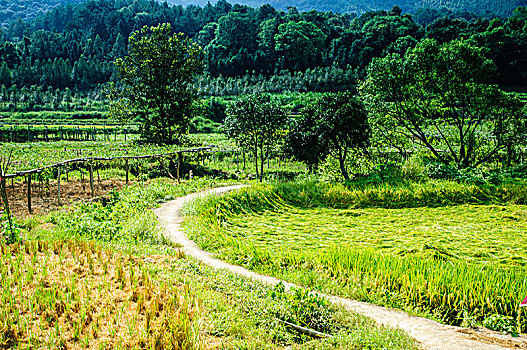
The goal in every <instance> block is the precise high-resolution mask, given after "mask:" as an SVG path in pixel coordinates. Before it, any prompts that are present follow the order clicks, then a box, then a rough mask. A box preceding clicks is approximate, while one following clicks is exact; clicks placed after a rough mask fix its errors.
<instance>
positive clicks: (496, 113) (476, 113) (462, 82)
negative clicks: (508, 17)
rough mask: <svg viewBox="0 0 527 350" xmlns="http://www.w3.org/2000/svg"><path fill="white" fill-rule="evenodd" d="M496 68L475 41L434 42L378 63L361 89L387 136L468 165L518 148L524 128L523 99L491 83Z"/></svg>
mask: <svg viewBox="0 0 527 350" xmlns="http://www.w3.org/2000/svg"><path fill="white" fill-rule="evenodd" d="M495 71H496V69H495V66H494V64H493V62H492V61H491V60H490V59H487V58H485V57H484V56H483V53H482V49H481V48H478V47H475V46H473V45H471V44H470V43H468V42H467V41H463V40H454V41H451V42H448V43H444V44H440V43H438V42H437V41H436V40H433V39H427V40H424V41H422V42H420V43H419V44H418V45H417V46H416V47H415V48H414V49H410V50H408V51H407V52H406V53H405V54H404V55H402V56H401V55H397V54H393V55H389V56H386V57H384V58H377V59H374V60H373V61H372V63H371V64H370V65H369V67H368V70H367V73H368V77H367V79H366V81H365V82H364V83H363V84H362V86H361V88H360V91H361V95H362V97H363V99H364V101H365V103H366V105H367V107H368V109H369V111H370V112H371V118H370V119H371V121H372V123H373V125H380V126H383V128H384V129H385V130H387V133H386V134H385V137H388V138H390V139H391V140H392V141H393V138H394V137H398V135H403V136H404V138H406V139H408V140H413V141H414V142H417V143H418V144H420V145H422V146H424V147H425V148H427V149H428V150H429V151H430V152H431V153H432V154H433V155H434V156H435V157H436V158H437V159H438V160H440V161H443V162H445V163H453V164H455V165H456V166H458V167H460V168H467V167H470V166H477V165H479V164H481V163H484V162H486V161H488V160H489V159H491V158H492V157H493V156H495V155H496V154H497V153H498V152H499V151H500V150H505V149H508V148H509V149H510V147H511V145H512V144H513V143H514V142H515V140H517V139H518V138H519V137H520V136H521V134H522V133H523V130H524V127H523V118H522V104H521V102H520V101H519V100H518V99H517V98H516V97H515V95H513V94H509V93H506V92H504V91H502V90H500V89H499V88H498V87H497V86H496V85H491V84H489V82H491V81H492V79H493V77H494V75H495ZM387 126H389V127H388V128H386V127H387Z"/></svg>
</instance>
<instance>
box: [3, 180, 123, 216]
mask: <svg viewBox="0 0 527 350" xmlns="http://www.w3.org/2000/svg"><path fill="white" fill-rule="evenodd" d="M125 184H126V182H125V181H122V180H101V181H100V182H99V181H97V179H96V180H95V181H94V197H92V196H91V190H90V183H89V181H86V180H85V181H84V182H81V181H78V180H76V181H64V180H63V181H61V184H60V187H61V190H60V192H61V194H60V197H61V199H60V201H61V206H59V203H58V186H57V181H49V182H42V183H39V182H38V181H34V182H32V183H31V208H32V210H33V213H32V214H36V215H44V214H48V213H50V212H52V211H56V210H59V209H60V208H61V207H63V206H68V205H71V204H72V203H83V202H91V201H93V200H97V199H100V198H101V197H108V193H109V192H110V191H112V190H120V189H121V188H123V187H124V186H125ZM130 184H131V182H130ZM6 190H7V196H8V201H9V206H10V207H11V212H12V213H13V215H14V216H15V217H18V218H25V217H28V216H31V214H30V213H29V211H28V206H27V184H26V183H25V182H23V181H21V180H20V179H19V180H17V181H15V182H14V183H12V182H11V181H10V180H8V181H7V182H6Z"/></svg>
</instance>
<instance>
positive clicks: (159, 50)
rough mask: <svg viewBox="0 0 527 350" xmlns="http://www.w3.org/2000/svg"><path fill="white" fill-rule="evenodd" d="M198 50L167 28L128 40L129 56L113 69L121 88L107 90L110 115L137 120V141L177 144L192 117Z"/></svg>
mask: <svg viewBox="0 0 527 350" xmlns="http://www.w3.org/2000/svg"><path fill="white" fill-rule="evenodd" d="M202 55H203V53H202V51H201V48H200V47H199V46H198V45H197V44H195V43H193V42H192V40H190V39H188V38H186V37H185V36H184V35H183V34H181V33H180V34H172V27H171V25H170V24H168V23H165V24H161V25H159V26H157V27H150V28H149V27H147V26H145V27H143V28H142V29H141V30H139V31H136V32H134V33H132V35H130V38H129V54H128V56H125V57H124V58H122V59H121V58H118V59H117V60H116V61H115V66H116V69H117V72H118V75H119V78H120V82H119V83H120V84H119V85H115V84H114V85H112V86H111V87H110V89H111V92H110V96H111V97H112V98H115V99H116V100H113V101H112V105H111V106H110V113H111V114H112V115H113V117H114V118H116V119H118V120H120V121H122V122H129V121H130V120H133V119H135V118H139V119H140V120H141V137H142V138H143V139H144V140H146V141H149V142H158V143H166V144H170V143H179V142H180V137H181V135H182V134H183V133H184V132H186V131H187V130H188V127H189V122H190V117H191V116H192V115H193V113H194V106H193V104H194V102H195V101H196V98H197V97H196V94H197V92H196V90H195V89H194V88H193V85H192V82H193V79H194V76H195V75H196V74H198V73H200V72H201V70H202V68H203V57H202Z"/></svg>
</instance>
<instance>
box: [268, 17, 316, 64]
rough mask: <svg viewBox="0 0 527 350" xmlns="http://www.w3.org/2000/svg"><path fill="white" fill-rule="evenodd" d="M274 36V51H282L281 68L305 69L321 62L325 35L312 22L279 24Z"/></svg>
mask: <svg viewBox="0 0 527 350" xmlns="http://www.w3.org/2000/svg"><path fill="white" fill-rule="evenodd" d="M274 38H275V41H276V47H275V49H276V51H278V52H279V53H282V60H283V68H285V69H291V70H305V69H306V68H310V67H313V66H315V65H316V64H317V63H318V64H320V63H322V52H323V50H324V47H325V40H326V35H325V34H324V33H323V32H322V31H321V30H320V29H319V28H318V27H317V26H316V25H314V24H313V23H310V22H306V21H300V22H293V21H290V22H288V23H284V24H280V25H279V26H278V33H277V34H276V35H275V37H274Z"/></svg>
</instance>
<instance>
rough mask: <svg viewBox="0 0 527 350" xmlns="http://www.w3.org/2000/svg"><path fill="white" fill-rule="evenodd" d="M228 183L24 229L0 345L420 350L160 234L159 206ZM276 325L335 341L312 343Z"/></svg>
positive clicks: (6, 285) (119, 197)
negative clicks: (211, 264) (214, 263)
mask: <svg viewBox="0 0 527 350" xmlns="http://www.w3.org/2000/svg"><path fill="white" fill-rule="evenodd" d="M226 184H228V183H219V182H216V181H212V180H203V179H202V180H198V179H196V180H194V181H188V182H184V183H182V184H176V183H174V182H173V181H170V180H167V179H160V180H156V181H153V182H151V183H148V184H144V185H141V184H136V185H134V186H131V187H128V188H125V189H124V190H122V191H121V192H119V193H114V194H112V196H110V199H109V201H107V202H106V203H105V204H104V205H102V204H99V203H90V204H83V205H78V206H75V207H73V208H71V209H70V210H66V211H63V212H61V213H54V214H51V215H49V216H46V217H33V218H29V219H26V220H24V221H20V222H18V223H17V226H18V227H19V228H20V230H21V231H22V235H23V236H24V237H26V241H25V242H24V243H22V244H13V245H11V246H1V245H0V248H1V249H0V286H1V288H0V290H1V291H2V292H0V301H2V303H0V347H13V348H26V347H32V346H47V347H50V348H58V347H68V348H70V347H71V348H73V347H87V346H89V347H91V348H110V347H111V348H115V349H125V348H167V349H171V348H183V349H211V348H220V349H283V348H286V347H289V348H293V349H349V348H350V347H353V348H354V349H371V348H375V349H380V348H390V349H417V348H418V345H417V344H416V343H415V342H414V341H413V340H411V339H410V338H409V337H408V336H407V335H405V334H404V333H403V332H401V331H399V330H392V329H388V328H384V327H379V326H377V325H376V324H374V322H373V321H371V320H368V319H366V318H364V317H361V316H358V315H355V314H350V313H346V312H343V311H342V310H340V309H338V308H335V307H333V306H331V305H330V304H329V303H328V302H327V301H325V300H324V299H322V298H320V297H316V296H314V295H313V294H311V293H309V291H302V290H296V291H293V292H292V293H286V292H285V291H283V290H281V289H280V288H279V287H278V288H275V289H273V288H270V287H267V286H264V285H262V284H260V283H258V282H255V281H250V280H247V279H245V278H242V277H238V276H235V275H233V274H230V273H227V272H225V271H216V270H214V269H212V268H208V267H206V266H204V265H203V264H201V263H199V262H196V261H193V260H192V259H187V258H186V257H185V255H184V254H183V253H182V252H181V251H180V250H179V249H178V248H177V247H175V246H174V245H172V244H171V243H169V242H167V241H166V240H165V239H163V238H162V237H161V235H160V228H159V227H158V226H157V224H156V220H155V217H154V214H153V213H152V212H151V210H150V208H151V207H155V206H156V205H157V204H158V203H159V202H162V201H166V200H170V199H172V198H175V197H177V196H181V195H184V194H186V193H190V192H195V191H199V190H202V189H206V188H210V187H215V186H222V185H226ZM0 227H3V226H0ZM110 233H111V234H110ZM79 281H82V282H83V283H79ZM275 318H280V319H283V320H288V321H291V322H296V323H298V324H301V325H304V326H308V327H313V328H316V329H319V330H323V331H325V332H327V333H330V334H332V335H333V337H332V338H330V339H313V338H309V337H306V336H305V335H302V334H299V333H297V332H295V331H294V330H292V329H289V328H287V327H286V326H284V325H283V324H282V323H280V322H277V321H276V320H275Z"/></svg>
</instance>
